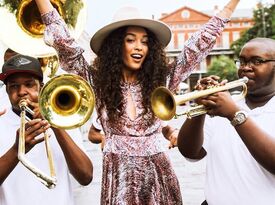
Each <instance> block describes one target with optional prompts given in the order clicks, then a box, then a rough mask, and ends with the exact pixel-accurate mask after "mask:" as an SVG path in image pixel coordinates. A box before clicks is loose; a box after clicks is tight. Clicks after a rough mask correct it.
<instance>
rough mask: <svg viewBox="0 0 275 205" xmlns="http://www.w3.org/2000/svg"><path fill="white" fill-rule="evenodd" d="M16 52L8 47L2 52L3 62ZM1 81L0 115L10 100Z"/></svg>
mask: <svg viewBox="0 0 275 205" xmlns="http://www.w3.org/2000/svg"><path fill="white" fill-rule="evenodd" d="M16 54H18V53H16V52H15V51H14V50H12V49H10V48H8V49H7V50H6V51H5V53H4V56H3V58H4V63H5V62H6V61H7V60H8V59H9V58H11V57H12V56H15V55H16ZM0 83H1V85H0V86H1V87H0V109H1V111H0V116H1V115H3V114H5V112H6V110H7V108H8V107H9V106H10V101H9V98H8V95H7V93H6V86H5V84H4V83H2V82H0Z"/></svg>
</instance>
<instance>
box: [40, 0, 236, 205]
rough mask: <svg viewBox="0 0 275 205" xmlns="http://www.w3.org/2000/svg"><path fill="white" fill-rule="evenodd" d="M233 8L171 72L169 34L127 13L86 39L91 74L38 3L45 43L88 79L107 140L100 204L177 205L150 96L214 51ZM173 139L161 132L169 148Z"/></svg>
mask: <svg viewBox="0 0 275 205" xmlns="http://www.w3.org/2000/svg"><path fill="white" fill-rule="evenodd" d="M238 2H239V0H230V1H229V3H228V4H227V5H226V6H225V8H224V9H223V10H222V11H221V12H220V13H218V14H217V16H214V17H213V18H211V19H210V21H209V22H208V23H207V24H206V25H204V26H203V27H202V28H201V29H200V30H199V31H198V32H196V33H195V34H194V35H193V36H192V37H191V38H190V39H189V40H188V41H187V42H186V44H185V45H184V48H183V51H182V52H181V53H180V54H179V56H178V58H177V60H176V61H175V62H174V63H172V64H170V65H168V64H167V63H168V62H167V59H166V55H165V50H164V49H165V47H166V46H167V45H168V43H169V41H170V39H171V31H170V29H169V27H168V26H167V25H166V24H164V23H162V22H160V21H156V20H152V19H145V18H143V17H142V16H141V15H140V14H139V12H138V11H137V9H135V8H132V7H126V8H125V7H124V8H122V9H120V10H119V11H118V12H117V13H116V15H115V18H114V21H113V22H111V23H110V24H107V25H106V26H104V27H103V28H101V29H99V30H98V31H97V32H96V33H95V34H94V35H93V37H92V38H91V41H90V45H91V48H92V50H93V52H94V53H96V55H97V57H96V59H95V60H94V63H93V65H92V67H89V65H88V63H87V62H86V61H85V59H84V56H83V51H84V50H83V49H82V48H80V47H79V45H77V43H76V41H75V40H74V39H73V38H72V37H71V36H70V34H69V31H68V29H67V27H66V24H65V22H64V21H63V19H62V18H61V17H60V16H59V15H58V13H57V11H56V10H55V9H54V8H53V6H52V5H51V3H50V1H49V0H36V3H37V5H38V8H39V10H40V12H41V14H42V20H43V22H44V23H45V24H46V30H45V33H44V39H45V42H46V43H47V44H48V45H50V46H52V47H54V48H55V49H56V50H57V53H58V55H59V59H60V63H61V65H62V67H63V68H64V69H65V70H67V71H68V72H72V73H76V74H78V75H80V76H82V77H84V78H85V79H87V80H88V81H89V82H90V83H91V85H92V87H93V88H94V91H95V94H96V111H97V114H98V119H99V121H100V124H101V125H102V128H103V131H104V135H105V145H104V149H103V176H102V192H101V204H182V197H181V192H180V187H179V183H178V179H177V177H176V174H175V172H174V170H173V168H172V165H171V162H170V160H169V158H168V157H167V155H166V153H165V149H164V147H163V144H162V141H161V137H162V132H163V129H165V127H166V126H165V125H164V124H163V123H162V121H161V120H160V119H158V118H157V117H156V116H155V115H154V114H153V112H152V108H151V103H150V96H151V93H152V92H153V90H154V89H155V88H157V87H159V86H165V85H166V83H167V84H168V85H167V86H168V88H169V89H170V90H172V91H173V92H174V91H175V90H176V88H177V86H178V84H179V83H180V82H182V81H183V80H184V79H186V78H187V77H188V76H189V75H190V73H191V72H192V70H193V69H194V68H195V67H196V66H197V65H198V64H199V63H200V62H201V61H202V60H203V59H204V57H205V56H206V55H207V54H208V53H209V52H210V51H211V49H212V48H213V46H214V45H215V42H216V39H217V37H218V36H219V35H220V34H221V32H222V30H223V28H224V26H225V24H226V23H227V22H228V21H229V19H228V18H229V17H230V16H231V14H232V12H233V11H234V9H235V7H236V6H237V4H238ZM169 129H170V128H169ZM173 131H174V130H171V131H170V132H165V133H166V134H168V135H165V137H166V138H167V139H168V140H171V141H172V139H170V136H169V133H171V132H172V133H173Z"/></svg>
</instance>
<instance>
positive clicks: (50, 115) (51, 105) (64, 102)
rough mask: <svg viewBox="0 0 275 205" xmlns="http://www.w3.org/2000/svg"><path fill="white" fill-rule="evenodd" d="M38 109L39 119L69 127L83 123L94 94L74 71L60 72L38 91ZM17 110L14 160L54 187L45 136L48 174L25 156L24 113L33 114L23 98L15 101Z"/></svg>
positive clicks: (44, 182)
mask: <svg viewBox="0 0 275 205" xmlns="http://www.w3.org/2000/svg"><path fill="white" fill-rule="evenodd" d="M38 102H39V110H40V113H41V115H42V116H43V118H45V119H46V120H48V122H49V123H50V124H51V125H52V126H53V127H56V128H61V129H73V128H76V127H79V126H81V125H83V124H84V123H86V122H87V120H88V119H89V118H90V116H91V115H92V113H93V109H94V104H95V95H94V92H93V90H92V88H91V87H90V85H89V84H88V82H87V81H85V80H84V79H83V78H82V77H80V76H78V75H74V74H63V75H60V76H56V77H54V78H52V79H51V80H49V81H48V82H47V83H46V84H45V85H44V86H43V88H42V90H41V91H40V94H39V97H38ZM19 107H20V109H21V113H20V117H21V123H20V132H19V146H18V159H19V161H20V162H21V163H22V164H23V165H24V166H25V167H26V168H28V169H29V170H30V171H31V172H32V173H34V174H35V175H36V176H37V177H38V179H39V180H40V181H41V182H42V183H43V184H44V185H46V186H47V187H48V188H54V187H55V186H56V183H57V179H56V177H55V170H54V163H53V157H52V152H51V149H50V145H49V136H48V134H47V132H45V133H44V139H45V145H46V152H47V158H48V162H49V169H50V176H48V175H47V174H45V173H43V172H42V171H41V170H39V169H38V168H36V167H35V166H34V165H33V164H32V163H31V162H30V161H28V160H27V159H26V157H25V122H26V120H29V119H28V118H27V116H26V112H29V113H30V114H32V115H33V111H32V110H31V109H30V108H29V107H28V106H27V102H26V100H22V101H20V102H19Z"/></svg>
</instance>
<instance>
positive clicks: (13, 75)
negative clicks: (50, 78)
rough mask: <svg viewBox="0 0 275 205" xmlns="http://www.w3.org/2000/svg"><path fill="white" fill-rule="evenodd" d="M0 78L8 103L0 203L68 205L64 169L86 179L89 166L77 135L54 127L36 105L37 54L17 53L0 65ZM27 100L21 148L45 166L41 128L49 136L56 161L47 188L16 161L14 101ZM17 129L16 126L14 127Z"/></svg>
mask: <svg viewBox="0 0 275 205" xmlns="http://www.w3.org/2000/svg"><path fill="white" fill-rule="evenodd" d="M0 80H2V81H3V82H4V83H5V85H6V92H7V94H8V96H9V100H10V103H11V105H12V107H11V108H10V109H7V112H6V113H5V114H4V115H3V116H1V118H0V132H1V133H2V134H1V136H0V196H1V197H0V203H1V204H2V205H17V204H23V205H27V204H28V205H29V204H30V205H31V204H40V205H44V204H45V205H49V204H58V205H73V204H74V202H73V195H72V185H71V183H70V179H69V173H70V174H72V176H73V177H74V178H75V179H76V180H77V181H78V182H79V183H80V184H82V185H87V184H89V183H90V182H91V180H92V176H93V166H92V163H91V161H90V159H89V158H88V156H87V155H86V154H85V152H84V151H83V150H82V149H81V148H82V147H81V139H77V138H74V134H73V133H71V137H70V136H69V134H68V133H67V132H66V131H65V130H63V129H59V128H53V127H50V124H49V123H48V122H47V121H46V120H43V119H42V117H41V115H40V113H39V109H38V103H37V102H38V96H39V91H40V89H41V87H42V86H43V83H42V81H43V73H42V70H41V66H40V63H39V61H38V60H37V59H35V58H32V57H29V56H24V55H16V56H14V57H12V58H10V59H9V60H8V61H7V62H6V63H5V64H4V65H3V68H2V73H1V74H0ZM21 100H26V101H27V103H28V106H29V108H31V109H32V110H33V111H34V115H33V116H28V117H29V118H31V120H30V121H28V122H26V124H25V128H26V129H25V130H24V131H25V152H26V156H27V158H28V159H30V161H31V162H33V164H34V165H37V167H39V169H41V170H43V171H45V172H49V171H48V169H49V168H48V163H47V156H46V151H45V146H44V144H43V143H41V142H43V141H44V137H43V133H44V132H45V131H46V130H47V131H48V133H49V135H50V136H51V137H50V145H51V148H52V154H53V160H54V164H55V165H56V167H55V168H56V169H55V171H56V178H57V186H56V187H55V188H54V189H52V190H49V189H47V188H46V187H44V186H43V185H42V184H41V183H40V182H39V180H36V179H35V177H34V175H33V174H32V173H31V172H30V171H29V170H28V169H26V168H25V167H23V166H22V164H21V163H18V162H19V160H18V137H19V130H18V128H19V127H20V117H19V114H20V112H21V110H20V108H19V106H18V104H19V102H20V101H21ZM16 130H17V131H16Z"/></svg>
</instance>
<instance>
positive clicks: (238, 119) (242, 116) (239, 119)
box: [231, 110, 248, 127]
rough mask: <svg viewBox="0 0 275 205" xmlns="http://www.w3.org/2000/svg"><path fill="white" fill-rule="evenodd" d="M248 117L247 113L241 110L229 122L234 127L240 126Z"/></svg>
mask: <svg viewBox="0 0 275 205" xmlns="http://www.w3.org/2000/svg"><path fill="white" fill-rule="evenodd" d="M247 117H248V114H247V112H245V111H243V110H241V111H238V112H236V113H235V115H234V118H233V120H232V121H231V124H232V125H233V126H234V127H235V126H237V125H240V124H242V123H244V122H245V121H246V119H247Z"/></svg>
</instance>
